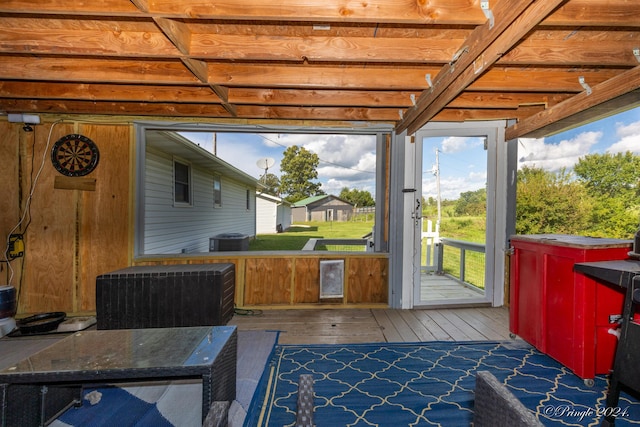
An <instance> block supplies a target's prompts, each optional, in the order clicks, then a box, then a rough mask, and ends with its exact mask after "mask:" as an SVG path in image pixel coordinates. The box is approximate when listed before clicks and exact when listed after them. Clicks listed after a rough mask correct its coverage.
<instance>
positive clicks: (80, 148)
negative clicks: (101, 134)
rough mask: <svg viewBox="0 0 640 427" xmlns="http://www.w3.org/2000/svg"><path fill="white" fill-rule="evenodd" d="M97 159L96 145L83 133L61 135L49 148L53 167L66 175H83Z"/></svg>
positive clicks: (93, 166)
mask: <svg viewBox="0 0 640 427" xmlns="http://www.w3.org/2000/svg"><path fill="white" fill-rule="evenodd" d="M98 160H100V152H99V151H98V146H97V145H96V144H95V142H93V141H92V140H90V139H89V138H87V137H86V136H83V135H77V134H71V135H66V136H63V137H62V138H60V139H59V140H58V141H56V143H55V144H53V148H52V149H51V163H53V167H54V168H56V170H57V171H58V172H60V173H61V174H62V175H66V176H85V175H87V174H89V173H91V172H92V171H93V170H94V169H95V168H96V166H98Z"/></svg>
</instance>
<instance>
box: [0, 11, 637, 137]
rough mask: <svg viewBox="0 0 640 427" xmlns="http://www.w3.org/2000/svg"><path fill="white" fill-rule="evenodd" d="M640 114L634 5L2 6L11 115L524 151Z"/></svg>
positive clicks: (1, 81)
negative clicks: (382, 128) (318, 128)
mask: <svg viewBox="0 0 640 427" xmlns="http://www.w3.org/2000/svg"><path fill="white" fill-rule="evenodd" d="M634 49H635V50H636V51H635V52H634ZM639 104H640V2H638V0H489V1H486V2H485V1H480V0H413V1H411V0H359V1H352V0H339V1H327V0H280V1H278V0H242V1H240V0H223V1H204V0H130V1H129V0H92V1H62V0H37V1H35V0H2V1H1V2H0V112H4V113H6V112H20V113H30V114H34V113H56V114H74V113H82V114H107V115H127V116H153V117H171V118H181V117H185V118H187V117H188V118H206V119H215V118H224V119H234V118H237V119H252V120H262V119H265V120H279V121H286V120H305V121H316V120H318V121H340V122H345V121H346V122H350V121H358V122H389V123H392V124H395V126H396V129H397V130H398V131H403V130H408V132H409V133H413V132H414V131H415V130H417V129H419V128H420V127H421V126H422V125H424V124H425V123H427V122H428V121H464V120H494V119H514V120H517V123H516V124H515V125H513V126H511V127H509V128H508V130H507V136H508V137H518V136H525V135H529V136H531V135H537V134H541V133H544V132H551V131H556V130H560V129H562V128H564V127H567V126H571V125H573V124H576V123H580V122H583V121H585V120H590V119H592V118H594V117H601V116H603V115H607V114H611V113H612V112H615V111H618V110H619V109H621V108H628V107H629V106H634V105H639Z"/></svg>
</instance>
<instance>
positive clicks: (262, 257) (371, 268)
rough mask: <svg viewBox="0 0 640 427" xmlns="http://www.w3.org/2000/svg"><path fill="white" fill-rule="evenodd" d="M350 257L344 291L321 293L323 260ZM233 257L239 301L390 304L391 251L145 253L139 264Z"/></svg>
mask: <svg viewBox="0 0 640 427" xmlns="http://www.w3.org/2000/svg"><path fill="white" fill-rule="evenodd" d="M322 260H344V296H343V297H342V298H334V299H320V261H322ZM219 262H227V263H232V264H234V265H235V267H236V294H235V303H236V306H237V307H241V308H288V307H289V308H294V307H295V308H300V307H318V306H322V307H347V306H348V307H352V306H354V305H358V306H384V307H386V306H387V303H388V275H389V274H388V271H389V260H388V256H387V254H371V253H331V252H326V253H323V252H307V251H300V252H298V251H286V252H237V253H235V252H234V253H230V252H228V253H226V256H225V255H222V254H220V255H216V256H212V255H208V254H201V255H199V254H186V255H176V256H170V255H167V256H161V257H145V258H143V259H138V260H136V261H134V264H135V265H158V264H162V265H167V264H202V263H219Z"/></svg>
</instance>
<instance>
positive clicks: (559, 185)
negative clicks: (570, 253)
mask: <svg viewBox="0 0 640 427" xmlns="http://www.w3.org/2000/svg"><path fill="white" fill-rule="evenodd" d="M639 224H640V156H638V155H634V154H633V153H631V152H626V153H617V154H589V155H587V156H585V157H582V158H580V159H579V160H578V163H577V164H576V165H575V166H574V168H573V173H569V172H567V171H566V170H561V171H559V172H556V173H553V172H548V171H544V170H542V169H539V168H531V167H524V168H523V169H521V170H520V171H518V182H517V198H516V232H517V233H518V234H539V233H560V234H580V235H587V236H593V237H611V238H620V239H628V238H631V237H632V236H633V235H634V233H635V232H636V230H637V229H638V226H639Z"/></svg>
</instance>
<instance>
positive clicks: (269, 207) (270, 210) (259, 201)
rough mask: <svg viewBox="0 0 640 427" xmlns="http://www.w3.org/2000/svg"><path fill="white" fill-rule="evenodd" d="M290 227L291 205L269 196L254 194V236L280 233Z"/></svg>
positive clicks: (281, 199)
mask: <svg viewBox="0 0 640 427" xmlns="http://www.w3.org/2000/svg"><path fill="white" fill-rule="evenodd" d="M290 226H291V203H289V202H287V201H286V200H284V199H283V198H281V197H277V196H273V195H271V194H266V193H258V194H256V234H275V233H280V232H282V231H284V230H286V229H287V228H289V227H290Z"/></svg>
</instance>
